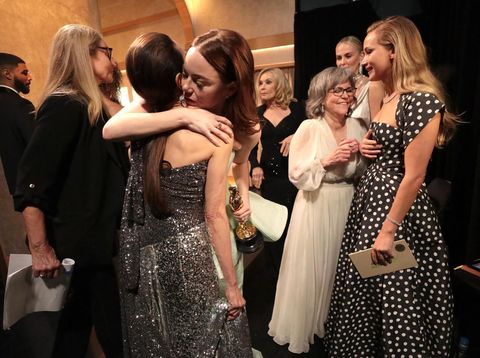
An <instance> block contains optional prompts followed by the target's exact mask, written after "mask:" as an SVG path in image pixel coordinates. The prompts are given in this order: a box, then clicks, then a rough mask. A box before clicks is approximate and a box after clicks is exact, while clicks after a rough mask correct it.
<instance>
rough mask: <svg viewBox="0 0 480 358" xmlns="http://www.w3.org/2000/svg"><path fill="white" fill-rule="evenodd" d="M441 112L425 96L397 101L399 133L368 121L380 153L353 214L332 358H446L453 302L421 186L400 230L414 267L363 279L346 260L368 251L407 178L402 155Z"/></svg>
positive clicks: (330, 340) (333, 310)
mask: <svg viewBox="0 0 480 358" xmlns="http://www.w3.org/2000/svg"><path fill="white" fill-rule="evenodd" d="M443 110H444V105H443V103H441V102H440V101H439V100H438V99H437V98H436V97H435V96H434V95H432V94H429V93H420V92H414V93H406V94H402V95H401V96H400V99H399V102H398V105H397V111H396V121H397V126H398V127H392V126H390V125H388V124H386V123H380V122H373V123H372V124H371V128H372V129H373V131H374V138H375V139H376V140H377V142H379V143H380V144H382V145H383V147H382V153H381V155H379V156H378V158H377V159H376V160H375V162H373V163H372V164H371V165H370V166H369V167H368V169H367V171H366V172H365V174H364V175H363V177H362V179H361V182H360V184H359V186H358V188H357V190H356V193H355V196H354V199H353V202H352V206H351V208H350V212H349V216H348V221H347V225H346V228H345V233H344V236H343V241H342V248H341V252H340V257H339V262H338V266H337V273H336V277H335V285H334V290H333V295H332V299H331V304H330V311H329V317H328V320H327V332H326V337H325V344H326V346H327V349H328V351H329V355H330V357H348V358H351V357H362V358H368V357H395V358H397V357H398V358H400V357H432V358H433V357H435V358H437V357H448V356H449V346H450V336H451V328H452V327H451V326H452V314H453V313H452V311H453V301H452V295H451V290H450V277H449V271H448V266H447V254H446V247H445V243H444V241H443V238H442V234H441V230H440V227H439V225H438V220H437V216H436V214H435V211H434V208H433V206H432V203H431V201H430V199H429V197H428V195H427V192H426V187H425V184H423V185H422V187H421V188H420V191H419V193H418V195H417V198H416V199H415V201H414V203H413V205H412V207H411V208H410V210H409V211H408V213H407V215H406V216H405V218H404V220H403V222H402V225H401V226H400V228H399V229H398V230H397V233H396V236H395V240H400V239H405V240H406V241H407V242H408V244H409V246H410V248H411V249H412V251H413V253H414V255H415V258H416V259H417V261H418V264H419V267H418V268H411V269H407V270H400V271H397V272H393V273H390V274H385V275H381V276H377V277H372V278H367V279H362V278H361V277H360V275H359V274H358V272H357V270H356V269H355V267H354V266H353V264H352V262H351V260H350V258H349V257H348V254H349V253H351V252H354V251H358V250H363V249H367V248H369V247H371V246H372V244H373V242H374V241H375V238H376V237H377V234H378V232H379V231H380V228H381V227H382V224H383V222H384V220H385V216H386V215H387V213H388V212H389V210H390V207H391V205H392V203H393V200H394V198H395V195H396V192H397V189H398V186H399V184H400V182H401V180H402V178H403V175H404V170H405V168H404V152H405V148H406V147H407V146H408V144H410V142H411V141H412V140H413V139H414V138H415V137H416V135H417V134H418V133H419V132H420V131H421V130H422V128H423V127H424V126H425V125H426V124H427V123H428V122H429V121H430V120H431V119H432V117H433V116H434V115H435V113H437V112H443Z"/></svg>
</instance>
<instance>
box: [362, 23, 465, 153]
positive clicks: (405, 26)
mask: <svg viewBox="0 0 480 358" xmlns="http://www.w3.org/2000/svg"><path fill="white" fill-rule="evenodd" d="M371 32H375V34H376V35H377V36H378V43H379V44H381V45H383V46H385V47H386V48H388V49H390V50H392V52H393V53H395V58H394V59H393V63H392V80H393V85H394V89H395V91H398V92H400V93H406V92H412V91H423V92H429V93H432V94H434V95H435V96H437V98H438V99H439V100H440V101H442V102H443V103H445V101H446V95H445V91H444V89H443V86H442V84H441V83H440V82H439V81H438V79H437V78H436V77H435V75H434V74H433V73H432V71H431V70H430V67H429V65H428V59H427V51H426V49H425V45H424V44H423V41H422V37H421V35H420V32H419V31H418V29H417V27H416V26H415V24H414V23H413V22H412V21H411V20H409V19H407V18H406V17H403V16H391V17H388V18H386V19H384V20H380V21H377V22H375V23H373V24H372V25H370V27H369V28H368V29H367V34H369V33H371ZM458 123H459V120H458V116H456V115H455V114H453V113H451V112H449V111H448V110H447V109H445V113H444V114H443V116H442V120H441V122H440V129H439V131H438V136H437V146H438V147H441V146H443V145H444V144H445V143H446V142H447V141H448V140H449V139H450V138H451V137H452V136H453V133H454V131H455V127H456V125H457V124H458Z"/></svg>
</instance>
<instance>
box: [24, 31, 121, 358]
mask: <svg viewBox="0 0 480 358" xmlns="http://www.w3.org/2000/svg"><path fill="white" fill-rule="evenodd" d="M111 55H112V49H111V48H109V47H108V46H107V44H106V43H105V40H103V39H102V37H101V35H100V34H99V33H98V32H97V31H96V30H94V29H92V28H90V27H88V26H84V25H65V26H63V27H62V28H61V29H60V30H59V31H58V32H57V33H56V35H55V37H54V39H53V46H52V50H51V59H50V64H49V72H48V79H47V84H46V87H45V90H44V92H43V95H42V97H41V100H40V106H39V110H38V113H37V119H38V124H37V127H36V130H35V133H34V135H33V137H32V139H31V141H30V143H29V144H28V146H27V149H26V150H25V153H24V155H23V158H22V160H21V162H20V165H19V170H18V181H17V189H16V192H15V208H16V210H18V211H22V212H23V216H24V220H25V226H26V231H27V237H28V245H29V248H30V251H31V254H32V267H33V274H34V276H35V277H40V279H44V280H46V281H47V284H48V280H49V279H50V278H52V277H56V276H57V274H58V270H59V269H60V263H59V260H62V259H64V258H72V259H74V260H75V271H74V273H73V276H72V280H71V285H70V290H69V293H68V295H67V299H66V302H65V306H64V308H63V310H62V312H61V316H60V322H59V326H58V330H57V336H56V340H55V347H54V352H53V355H52V356H53V357H82V358H83V357H84V356H85V354H86V350H87V346H88V342H89V338H90V333H91V330H92V325H93V326H94V327H95V331H96V334H97V337H98V340H99V342H100V345H101V346H102V348H103V351H104V352H105V354H106V356H108V357H120V356H121V355H122V353H121V352H122V339H121V324H120V307H119V298H118V288H117V282H116V277H115V272H114V268H113V264H112V256H113V255H114V253H115V252H114V247H115V244H116V242H115V238H116V230H117V228H118V225H117V224H118V221H119V219H120V213H121V207H122V199H123V192H124V189H125V182H126V177H127V172H128V157H127V153H126V150H125V148H124V146H123V145H122V144H117V143H107V142H105V141H104V140H103V138H102V128H103V126H104V123H105V121H106V120H107V119H108V117H107V115H106V114H105V112H104V111H103V109H102V94H101V92H100V88H99V85H101V84H103V83H107V84H108V83H111V82H112V80H113V64H112V60H111Z"/></svg>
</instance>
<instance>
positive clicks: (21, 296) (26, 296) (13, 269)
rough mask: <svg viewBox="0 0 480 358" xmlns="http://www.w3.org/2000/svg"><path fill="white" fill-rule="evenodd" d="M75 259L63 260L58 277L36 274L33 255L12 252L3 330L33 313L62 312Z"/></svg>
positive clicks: (6, 288)
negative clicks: (35, 275)
mask: <svg viewBox="0 0 480 358" xmlns="http://www.w3.org/2000/svg"><path fill="white" fill-rule="evenodd" d="M74 264H75V261H73V260H72V259H64V260H63V262H62V265H63V268H64V269H63V270H60V271H61V273H60V274H59V275H58V277H56V278H51V279H43V278H40V277H33V274H32V256H31V255H27V254H11V255H10V260H9V264H8V276H7V283H6V287H5V300H4V308H3V329H8V328H10V327H11V326H12V325H13V324H14V323H15V322H17V321H18V320H19V319H20V318H22V317H24V316H25V315H27V314H29V313H32V312H39V311H59V310H61V309H62V308H63V304H64V302H65V297H66V294H67V291H68V287H69V286H70V279H71V275H72V272H73V266H74Z"/></svg>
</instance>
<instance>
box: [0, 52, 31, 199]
mask: <svg viewBox="0 0 480 358" xmlns="http://www.w3.org/2000/svg"><path fill="white" fill-rule="evenodd" d="M31 83H32V76H31V75H30V73H29V71H28V67H27V65H26V64H25V61H23V60H22V59H21V58H19V57H17V56H15V55H12V54H9V53H3V52H2V53H0V157H1V158H2V164H3V171H4V173H5V178H6V179H7V184H8V189H9V191H10V194H11V195H12V196H13V194H14V192H15V183H16V180H17V168H18V163H19V162H20V158H21V157H22V154H23V152H24V150H25V148H26V147H27V144H28V141H29V140H30V138H31V136H32V133H33V130H34V129H35V107H34V106H33V104H32V102H30V101H29V100H28V99H26V98H23V97H22V96H20V94H21V93H22V94H28V93H29V92H30V84H31Z"/></svg>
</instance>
